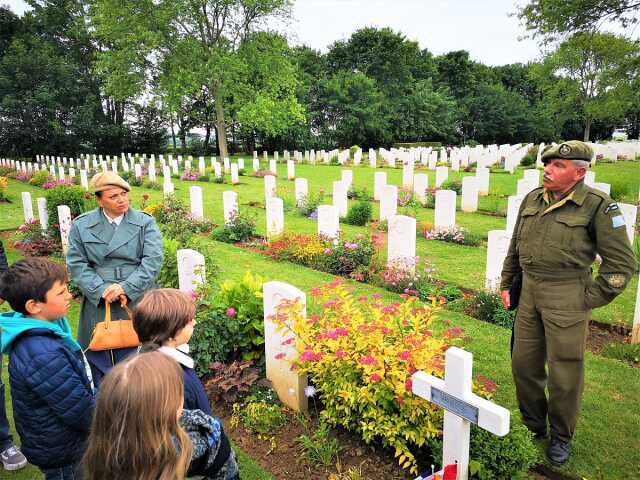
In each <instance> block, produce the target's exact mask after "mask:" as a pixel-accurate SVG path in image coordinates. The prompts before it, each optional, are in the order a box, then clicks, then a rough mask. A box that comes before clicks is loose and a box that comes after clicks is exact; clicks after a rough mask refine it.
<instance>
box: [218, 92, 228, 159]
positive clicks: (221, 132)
mask: <svg viewBox="0 0 640 480" xmlns="http://www.w3.org/2000/svg"><path fill="white" fill-rule="evenodd" d="M215 104H216V131H217V132H216V133H217V138H218V149H219V150H220V158H225V157H228V156H229V150H227V129H226V126H225V124H224V106H223V105H222V92H221V91H220V89H219V88H218V87H215Z"/></svg>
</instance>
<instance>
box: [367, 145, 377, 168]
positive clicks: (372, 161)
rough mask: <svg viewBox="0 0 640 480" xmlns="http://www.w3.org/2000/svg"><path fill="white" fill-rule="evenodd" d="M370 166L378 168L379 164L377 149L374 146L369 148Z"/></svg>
mask: <svg viewBox="0 0 640 480" xmlns="http://www.w3.org/2000/svg"><path fill="white" fill-rule="evenodd" d="M369 166H370V167H371V168H376V166H377V161H376V151H375V150H374V149H373V148H370V149H369Z"/></svg>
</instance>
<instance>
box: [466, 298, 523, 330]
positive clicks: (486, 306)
mask: <svg viewBox="0 0 640 480" xmlns="http://www.w3.org/2000/svg"><path fill="white" fill-rule="evenodd" d="M468 313H469V314H470V315H471V316H473V317H475V318H477V319H479V320H482V321H483V322H489V323H494V324H496V325H499V326H501V327H505V328H511V327H512V326H513V322H514V321H515V318H516V312H515V311H509V310H505V308H504V307H503V306H502V300H501V298H500V295H498V294H496V293H491V292H487V291H479V292H477V293H476V294H475V296H474V297H473V299H472V301H471V302H470V306H469V312H468Z"/></svg>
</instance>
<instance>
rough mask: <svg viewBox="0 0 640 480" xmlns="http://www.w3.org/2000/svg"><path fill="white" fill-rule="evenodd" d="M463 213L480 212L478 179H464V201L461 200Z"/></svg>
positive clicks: (470, 177) (469, 177)
mask: <svg viewBox="0 0 640 480" xmlns="http://www.w3.org/2000/svg"><path fill="white" fill-rule="evenodd" d="M460 206H461V210H462V211H463V212H475V211H477V210H478V178H477V177H472V176H468V177H463V178H462V199H461V200H460Z"/></svg>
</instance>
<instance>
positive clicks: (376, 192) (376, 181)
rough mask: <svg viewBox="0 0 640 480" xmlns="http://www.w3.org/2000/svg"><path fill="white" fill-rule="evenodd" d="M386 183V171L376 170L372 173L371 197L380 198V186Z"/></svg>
mask: <svg viewBox="0 0 640 480" xmlns="http://www.w3.org/2000/svg"><path fill="white" fill-rule="evenodd" d="M386 184H387V172H376V173H374V174H373V199H374V200H380V196H381V194H382V187H384V186H385V185H386Z"/></svg>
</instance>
